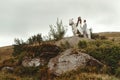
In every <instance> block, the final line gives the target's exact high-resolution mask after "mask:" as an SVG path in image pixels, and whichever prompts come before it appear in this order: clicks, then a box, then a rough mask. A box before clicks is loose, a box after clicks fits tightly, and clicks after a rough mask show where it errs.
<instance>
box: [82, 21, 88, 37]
mask: <svg viewBox="0 0 120 80" xmlns="http://www.w3.org/2000/svg"><path fill="white" fill-rule="evenodd" d="M83 36H84V38H87V37H88V36H87V23H86V20H84V23H83Z"/></svg>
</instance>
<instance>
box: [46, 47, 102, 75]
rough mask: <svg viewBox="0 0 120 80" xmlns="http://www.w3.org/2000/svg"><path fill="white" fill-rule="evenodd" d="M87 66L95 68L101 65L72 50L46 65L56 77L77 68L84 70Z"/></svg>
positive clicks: (91, 58) (86, 55) (89, 57)
mask: <svg viewBox="0 0 120 80" xmlns="http://www.w3.org/2000/svg"><path fill="white" fill-rule="evenodd" d="M87 65H91V66H96V65H102V63H100V62H99V61H98V60H96V59H94V58H93V57H91V56H89V55H88V54H85V53H81V52H76V51H74V50H72V49H68V50H66V51H64V52H62V53H61V54H60V55H58V56H57V57H55V58H52V59H51V60H50V61H49V63H48V67H49V70H50V71H51V72H52V73H53V74H55V75H57V76H59V75H61V74H62V73H65V72H67V71H71V70H76V69H77V68H84V67H85V66H87Z"/></svg>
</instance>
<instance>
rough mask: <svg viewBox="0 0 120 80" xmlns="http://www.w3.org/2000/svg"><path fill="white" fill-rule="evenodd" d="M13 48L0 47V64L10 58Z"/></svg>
mask: <svg viewBox="0 0 120 80" xmlns="http://www.w3.org/2000/svg"><path fill="white" fill-rule="evenodd" d="M12 52H13V46H6V47H0V63H1V62H2V61H4V60H6V59H9V58H11V57H12Z"/></svg>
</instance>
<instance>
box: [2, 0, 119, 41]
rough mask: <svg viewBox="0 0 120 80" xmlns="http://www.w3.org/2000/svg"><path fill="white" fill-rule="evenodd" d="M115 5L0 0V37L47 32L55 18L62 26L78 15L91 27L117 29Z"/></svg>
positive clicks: (90, 0) (92, 0)
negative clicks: (61, 20)
mask: <svg viewBox="0 0 120 80" xmlns="http://www.w3.org/2000/svg"><path fill="white" fill-rule="evenodd" d="M119 4H120V0H115V1H113V0H0V36H3V35H5V36H6V37H7V36H8V34H10V35H11V36H13V37H16V36H18V37H28V36H29V35H30V34H36V33H38V32H39V33H47V32H48V31H49V25H50V24H54V23H55V21H56V19H57V17H58V18H60V19H63V21H64V22H63V23H65V25H68V20H69V18H72V17H74V18H76V19H77V17H78V16H81V17H82V18H83V19H84V18H85V19H87V20H88V23H89V22H92V23H90V24H93V25H92V26H100V25H102V24H103V25H104V26H103V27H106V28H107V26H111V30H113V29H114V28H112V27H113V26H117V29H119V30H120V28H118V27H119V26H120V23H119V21H120V11H119V8H120V6H119ZM95 30H96V31H97V29H95ZM101 31H102V29H101ZM5 39H7V38H5Z"/></svg>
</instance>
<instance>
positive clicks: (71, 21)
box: [69, 18, 74, 26]
mask: <svg viewBox="0 0 120 80" xmlns="http://www.w3.org/2000/svg"><path fill="white" fill-rule="evenodd" d="M73 24H74V22H73V18H72V19H69V25H70V26H71V25H73Z"/></svg>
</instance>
